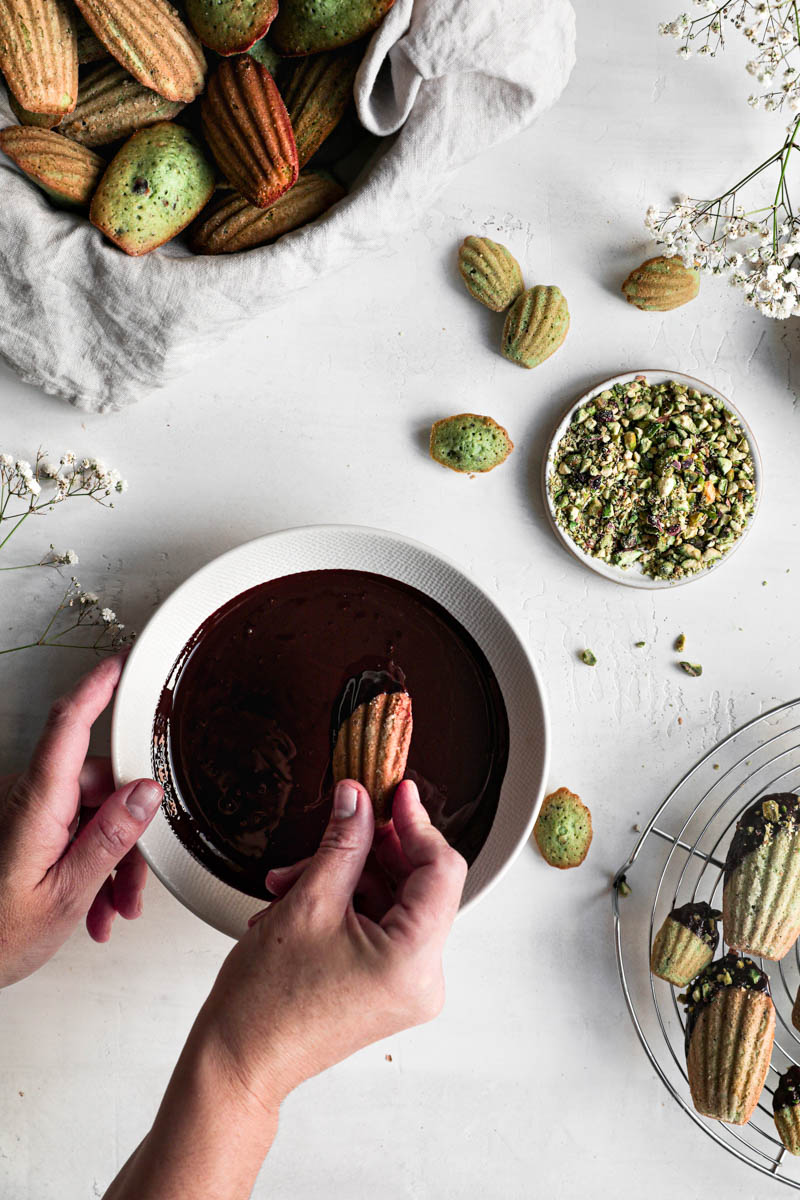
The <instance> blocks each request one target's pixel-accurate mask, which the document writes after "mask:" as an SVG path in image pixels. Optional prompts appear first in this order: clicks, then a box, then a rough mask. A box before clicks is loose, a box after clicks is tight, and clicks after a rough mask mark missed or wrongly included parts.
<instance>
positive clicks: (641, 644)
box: [633, 642, 647, 650]
mask: <svg viewBox="0 0 800 1200" xmlns="http://www.w3.org/2000/svg"><path fill="white" fill-rule="evenodd" d="M633 644H634V646H635V647H636V649H637V650H641V649H642V647H643V646H646V645H647V642H634V643H633Z"/></svg>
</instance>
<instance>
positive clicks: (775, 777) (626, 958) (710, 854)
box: [613, 699, 800, 1191]
mask: <svg viewBox="0 0 800 1200" xmlns="http://www.w3.org/2000/svg"><path fill="white" fill-rule="evenodd" d="M791 791H800V699H797V700H792V701H789V703H787V704H782V705H780V706H778V707H777V708H774V709H771V710H770V711H769V712H767V713H764V714H763V715H762V716H760V717H756V718H755V719H754V720H752V721H750V722H748V724H746V725H743V726H742V727H741V728H740V729H738V730H736V731H735V732H734V733H732V734H730V735H729V736H728V737H727V738H725V739H724V740H723V741H721V742H720V743H719V744H718V745H717V746H716V747H715V748H714V749H713V750H711V751H709V753H708V754H706V755H705V757H704V758H702V759H701V760H700V761H699V762H698V763H697V764H696V765H695V766H694V767H692V769H691V770H690V771H688V772H687V774H686V775H684V777H683V779H681V781H680V782H679V783H678V784H677V786H676V787H675V788H673V790H672V791H671V792H670V793H669V795H668V796H667V798H666V800H664V802H663V803H662V804H661V806H660V807H659V808H658V809H657V810H656V812H655V813H654V814H653V817H652V818H651V820H650V822H649V823H648V825H647V826H646V828H645V829H644V830H643V831H642V834H641V836H640V837H639V840H638V841H637V843H636V845H635V846H634V848H633V851H632V853H631V854H630V856H629V857H628V859H627V860H626V861H625V862H624V863H623V865H622V866H621V867H620V869H619V871H618V872H617V875H616V879H615V887H614V889H613V913H614V938H615V943H616V954H617V967H618V970H619V977H620V982H621V984H622V991H623V994H624V996H625V1001H626V1003H627V1006H628V1011H629V1012H630V1016H631V1020H632V1021H633V1024H634V1027H635V1029H636V1032H637V1034H638V1036H639V1039H640V1041H641V1043H642V1046H643V1047H644V1050H645V1052H646V1054H647V1056H648V1058H649V1059H650V1062H651V1063H652V1065H653V1067H654V1068H655V1070H656V1071H657V1073H658V1075H659V1076H660V1078H661V1080H662V1082H663V1083H664V1085H665V1086H666V1088H667V1090H668V1091H669V1092H670V1093H671V1094H672V1095H673V1096H674V1098H675V1099H676V1100H677V1102H678V1103H679V1104H680V1106H681V1107H682V1108H683V1110H684V1111H685V1112H686V1114H687V1115H688V1116H689V1117H691V1119H692V1120H693V1121H694V1122H695V1123H696V1124H697V1125H699V1126H700V1128H701V1129H703V1130H704V1132H705V1133H707V1134H708V1136H709V1137H710V1138H712V1139H713V1140H714V1141H715V1142H717V1144H718V1145H720V1146H722V1147H724V1149H726V1150H728V1151H729V1152H730V1153H731V1154H733V1155H735V1157H736V1158H738V1159H740V1160H741V1161H742V1162H746V1163H749V1165H750V1166H752V1167H754V1168H755V1169H756V1170H757V1171H760V1172H761V1173H762V1174H765V1175H769V1176H770V1177H771V1178H774V1179H778V1180H780V1181H781V1182H782V1183H784V1184H786V1186H787V1187H790V1188H794V1189H795V1190H797V1191H800V1159H796V1158H794V1157H793V1156H792V1155H790V1154H788V1153H787V1152H786V1151H785V1149H784V1147H783V1146H782V1144H781V1142H780V1139H779V1138H778V1134H777V1130H776V1128H775V1123H774V1121H773V1116H772V1093H773V1092H774V1090H775V1086H776V1084H777V1081H778V1075H779V1074H782V1073H783V1072H784V1071H785V1070H786V1068H787V1067H788V1066H789V1064H790V1063H796V1064H800V1033H799V1032H798V1031H797V1030H795V1029H794V1027H793V1025H792V1023H791V1010H792V1005H793V1002H794V998H795V994H796V992H797V990H798V985H800V949H799V947H800V943H796V944H795V947H794V949H793V950H791V951H790V952H789V954H787V955H786V957H785V958H784V959H782V960H781V961H780V962H777V963H772V962H767V961H766V960H764V961H762V960H757V961H758V962H759V965H760V966H761V968H762V969H763V970H764V971H766V972H767V974H768V975H769V977H770V987H771V990H772V998H773V1000H774V1002H775V1008H776V1016H777V1022H776V1034H775V1046H774V1049H773V1053H772V1061H771V1064H770V1069H769V1073H768V1075H767V1082H766V1085H765V1088H764V1091H763V1093H762V1095H761V1099H760V1101H759V1104H758V1107H757V1109H756V1110H755V1112H754V1114H753V1116H752V1118H751V1120H750V1121H749V1122H748V1124H747V1125H743V1126H732V1125H723V1124H722V1123H721V1122H719V1121H714V1120H710V1119H709V1118H707V1117H702V1116H700V1115H699V1114H698V1113H696V1112H695V1110H694V1108H693V1107H692V1102H691V1096H690V1092H689V1083H688V1079H687V1075H686V1069H685V1055H684V1019H683V1010H682V1007H681V1005H679V1004H678V992H679V989H677V988H674V987H672V986H670V985H669V984H667V983H665V982H663V981H662V980H660V979H656V978H655V977H654V976H652V975H651V974H650V948H651V946H652V942H653V938H654V936H655V934H656V933H657V932H658V929H659V928H660V926H661V924H662V922H663V921H664V919H665V917H666V915H667V913H668V912H669V911H670V910H671V909H672V908H674V907H675V905H677V904H685V903H687V902H688V901H693V900H707V901H708V902H709V903H711V904H713V905H714V907H715V908H718V909H721V908H722V878H723V868H724V863H725V855H726V852H727V848H728V843H729V842H730V839H731V837H732V836H733V831H734V828H735V826H736V822H737V821H738V819H739V817H740V816H741V814H742V812H743V811H744V809H746V808H747V807H748V806H749V805H751V804H752V803H753V802H754V801H755V800H757V799H759V798H760V797H762V796H766V795H768V794H769V793H771V792H791ZM670 830H672V831H673V832H670ZM623 876H624V877H626V879H627V880H628V882H629V883H630V886H631V889H632V890H631V894H630V895H629V896H622V895H621V894H620V891H619V886H618V885H619V882H620V880H621V879H622V877H623ZM722 934H723V938H724V934H725V931H724V928H723V930H722Z"/></svg>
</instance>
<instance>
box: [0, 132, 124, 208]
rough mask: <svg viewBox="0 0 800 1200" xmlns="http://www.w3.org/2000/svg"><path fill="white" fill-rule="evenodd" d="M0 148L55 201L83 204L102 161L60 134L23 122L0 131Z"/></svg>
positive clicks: (102, 164) (96, 182)
mask: <svg viewBox="0 0 800 1200" xmlns="http://www.w3.org/2000/svg"><path fill="white" fill-rule="evenodd" d="M0 150H2V151H3V153H4V154H7V155H8V157H9V158H10V159H11V160H12V162H15V163H16V164H17V166H18V167H19V168H20V170H21V171H24V172H25V174H26V175H27V176H28V177H29V178H30V179H32V180H33V182H34V183H37V184H38V185H39V187H41V188H43V189H44V191H46V192H47V193H48V194H49V195H50V196H52V197H53V199H55V200H60V201H62V202H63V203H64V204H72V205H78V206H80V207H86V206H88V204H89V201H90V200H91V198H92V193H93V192H94V190H95V188H96V187H97V184H98V182H99V180H100V177H101V176H102V174H103V171H104V170H105V166H106V164H105V160H104V159H102V158H101V157H100V156H99V155H98V154H95V153H93V151H91V150H88V149H86V147H84V146H77V145H76V144H75V143H74V142H70V141H68V140H67V138H65V137H62V136H61V134H60V133H53V132H52V131H51V130H49V129H36V128H34V127H32V126H26V125H9V126H8V127H7V128H6V129H3V130H0Z"/></svg>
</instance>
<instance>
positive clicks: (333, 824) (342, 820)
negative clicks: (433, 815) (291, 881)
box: [287, 779, 375, 919]
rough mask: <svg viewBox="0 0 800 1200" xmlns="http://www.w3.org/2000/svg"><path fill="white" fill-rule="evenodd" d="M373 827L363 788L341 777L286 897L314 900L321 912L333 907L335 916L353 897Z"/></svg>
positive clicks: (370, 843) (339, 913)
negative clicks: (315, 845) (314, 846)
mask: <svg viewBox="0 0 800 1200" xmlns="http://www.w3.org/2000/svg"><path fill="white" fill-rule="evenodd" d="M374 831H375V818H374V816H373V813H372V801H371V800H370V798H369V794H368V792H367V790H366V788H364V787H362V786H361V784H360V783H356V782H355V780H353V779H342V780H341V781H340V782H339V783H337V784H336V787H335V788H334V791H333V811H332V812H331V819H330V821H329V822H328V827H327V829H326V830H325V832H324V834H323V835H322V841H321V842H320V846H319V849H318V850H317V852H316V854H315V855H314V857H313V858H312V859H311V861H310V862H309V864H308V866H307V867H306V869H305V871H304V872H303V875H302V877H301V878H300V879H299V880H298V882H297V883H296V884H295V886H294V887H293V888H292V890H291V892H290V893H289V897H287V899H289V898H291V899H292V900H293V902H294V901H295V898H296V901H297V902H300V903H303V901H310V900H314V901H315V902H317V903H319V905H320V907H321V908H322V911H324V912H331V911H332V909H333V910H335V913H336V918H337V919H338V918H339V917H340V916H341V914H342V913H343V912H344V911H345V909H346V908H347V906H348V905H349V904H350V902H351V901H352V899H353V893H354V892H355V890H356V885H357V883H358V881H359V879H360V878H361V872H362V871H363V870H364V863H365V862H366V861H367V855H368V854H369V851H370V846H371V845H372V835H373V833H374Z"/></svg>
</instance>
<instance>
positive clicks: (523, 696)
mask: <svg viewBox="0 0 800 1200" xmlns="http://www.w3.org/2000/svg"><path fill="white" fill-rule="evenodd" d="M335 569H349V570H356V571H372V572H374V573H375V574H378V575H387V576H389V577H390V578H392V579H398V580H400V581H401V582H403V583H406V584H409V585H411V586H412V587H416V588H419V590H420V591H422V592H424V593H425V594H426V595H428V596H430V597H431V598H432V599H433V600H437V601H438V602H439V603H440V604H442V605H443V606H444V607H445V608H446V609H447V610H448V611H449V612H450V613H451V614H452V615H453V616H454V617H455V618H456V619H457V620H458V621H460V622H461V624H462V625H463V626H464V627H465V629H467V630H468V632H469V633H471V634H472V636H473V637H474V638H475V640H476V641H477V642H478V644H479V645H480V647H481V649H482V650H483V652H484V654H485V655H486V657H487V659H488V660H489V663H490V665H491V667H492V670H493V671H494V673H495V675H496V677H497V681H498V683H499V684H500V688H501V690H502V693H503V697H504V699H505V703H506V709H507V712H508V724H509V738H510V741H509V757H508V769H507V771H506V776H505V780H504V782H503V787H502V791H501V795H500V801H499V804H498V808H497V813H496V815H495V819H494V824H493V825H492V828H491V831H490V833H489V837H488V838H487V840H486V842H485V843H484V845H483V848H482V849H481V851H480V853H479V855H478V857H477V858H476V860H475V862H474V863H473V864H472V866H471V867H470V869H469V874H468V875H467V882H466V886H465V888H464V896H463V899H462V902H461V907H462V910H463V909H465V908H469V907H470V906H471V905H472V904H474V903H475V902H476V901H477V900H478V898H479V897H480V896H484V895H485V894H486V893H487V892H488V890H489V889H490V888H491V887H492V886H493V885H494V884H495V883H497V881H498V880H499V879H500V878H501V876H502V875H503V874H505V872H506V871H507V870H508V868H509V866H510V865H511V863H512V861H513V860H514V858H516V856H517V854H518V853H519V851H520V850H521V849H522V847H523V846H524V845H525V843H526V841H527V840H528V837H529V836H530V833H531V829H532V828H533V823H534V821H535V819H536V815H537V813H538V811H539V806H540V805H541V801H542V795H543V793H544V786H545V781H546V779H547V765H548V748H549V747H548V742H549V739H548V725H547V709H546V703H545V698H544V692H543V689H542V686H541V683H540V681H539V676H538V673H537V670H536V667H535V665H534V663H533V660H532V659H531V657H530V655H529V654H528V651H527V649H526V647H525V645H524V643H523V642H522V640H521V639H520V637H519V636H518V635H517V633H516V632H515V631H514V629H513V628H512V626H511V624H510V623H509V621H508V620H507V618H506V617H505V616H504V615H503V614H502V613H501V612H500V610H499V609H498V608H497V606H496V605H495V604H494V602H493V601H492V600H490V598H489V597H488V596H487V594H486V593H485V592H484V591H483V590H482V588H480V587H479V586H478V584H476V583H474V582H473V581H472V580H471V579H469V578H467V576H466V575H464V573H463V572H462V571H461V570H460V569H459V568H458V567H457V566H455V564H453V563H451V562H450V561H448V560H447V559H446V558H444V557H443V556H441V555H440V554H438V552H436V551H435V550H431V549H429V548H428V547H427V546H423V545H421V544H420V543H419V542H414V541H411V540H410V539H409V538H405V537H402V536H401V535H399V534H396V533H386V532H384V531H382V530H378V529H365V528H362V527H360V526H348V525H317V526H306V527H304V528H300V529H287V530H284V531H282V532H280V533H273V534H269V535H267V536H266V537H261V538H257V539H256V540H255V541H253V542H248V543H246V544H245V545H243V546H238V547H237V548H236V549H234V550H230V551H228V553H227V554H223V555H222V556H221V557H220V558H216V559H214V561H213V562H210V563H209V564H208V565H207V566H205V567H203V568H202V569H201V570H199V571H198V572H197V573H196V574H194V575H192V576H191V577H190V578H189V579H187V580H186V582H185V583H183V584H181V586H180V587H179V588H177V589H176V591H174V592H173V593H172V595H171V596H170V597H169V598H168V599H167V600H166V601H165V602H164V603H163V604H162V605H161V607H160V608H159V609H158V611H157V612H156V613H155V614H154V616H153V617H152V618H151V620H150V621H149V623H148V625H147V627H146V628H145V630H144V632H143V633H142V634H141V636H140V637H139V638H138V639H137V641H136V643H135V645H134V648H133V650H132V652H131V655H130V657H129V659H128V662H127V664H126V666H125V671H124V672H123V676H122V680H121V682H120V685H119V689H118V691H117V699H116V703H115V705H114V717H113V722H112V730H111V754H112V763H113V767H114V775H115V777H116V781H117V785H118V786H120V785H121V784H123V783H126V782H128V781H130V780H131V779H136V778H141V777H149V776H151V775H152V763H151V749H152V740H153V719H154V716H155V711H156V706H157V704H158V701H159V697H160V695H161V689H162V687H163V686H164V683H165V681H166V679H167V676H168V675H169V672H170V669H171V668H172V665H173V663H174V662H175V660H176V659H177V657H178V655H179V654H180V652H181V650H182V649H183V647H184V646H185V645H186V643H187V641H188V640H189V638H190V637H191V636H192V634H193V633H194V632H195V630H196V629H197V628H198V627H199V626H200V625H201V624H202V623H203V621H205V620H206V618H207V617H209V616H211V615H212V613H214V612H216V611H217V609H218V608H220V607H221V606H222V605H223V604H226V603H227V602H228V601H229V600H231V599H233V597H234V596H237V595H239V594H240V593H241V592H244V591H247V589H248V588H251V587H255V586H256V585H257V584H259V583H264V582H266V581H267V580H270V579H279V578H281V577H282V576H284V575H293V574H295V573H296V572H298V571H313V570H335ZM139 847H140V849H141V851H142V853H143V854H144V856H145V858H146V859H147V862H148V863H149V865H150V867H151V868H152V870H153V871H154V872H155V874H156V875H157V876H158V878H159V879H160V880H161V882H162V883H163V884H164V885H165V886H166V887H167V888H169V890H170V891H171V892H172V893H173V895H174V896H176V897H177V898H178V899H179V900H180V901H181V903H182V904H185V905H186V907H187V908H189V909H191V911H192V912H194V913H195V914H196V915H197V916H198V917H201V918H202V920H204V921H207V922H208V924H209V925H213V926H214V927H215V928H216V929H219V930H220V931H221V932H222V933H227V934H228V935H229V936H230V937H240V936H241V935H242V934H243V933H244V932H245V930H246V929H247V920H248V917H250V916H252V914H253V913H255V912H258V911H259V910H260V909H261V908H263V907H264V902H263V901H261V900H257V899H255V898H254V897H252V896H247V895H245V894H244V893H243V892H239V891H237V890H236V889H235V888H232V887H230V886H229V885H228V884H226V883H222V882H221V880H219V879H217V878H216V877H215V876H214V875H212V874H211V872H210V871H209V870H208V869H207V868H206V867H204V866H203V865H202V864H201V863H199V862H198V861H197V859H196V858H194V857H193V856H192V854H190V852H189V851H188V850H187V849H186V847H185V846H184V845H183V844H182V842H180V841H179V840H178V838H177V836H176V835H175V833H174V832H173V830H172V827H171V826H170V824H169V821H168V820H167V818H166V816H165V814H164V812H163V810H162V811H159V813H158V814H157V815H156V817H155V819H154V820H153V822H152V823H151V825H150V826H149V828H148V829H147V831H146V833H145V834H144V836H143V837H142V838H141V840H140V842H139Z"/></svg>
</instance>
